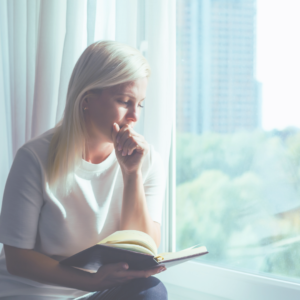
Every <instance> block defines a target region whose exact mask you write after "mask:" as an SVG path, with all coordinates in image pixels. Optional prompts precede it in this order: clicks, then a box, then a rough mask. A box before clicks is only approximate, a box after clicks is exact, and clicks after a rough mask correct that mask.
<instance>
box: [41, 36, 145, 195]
mask: <svg viewBox="0 0 300 300" xmlns="http://www.w3.org/2000/svg"><path fill="white" fill-rule="evenodd" d="M149 76H150V66H149V64H148V62H147V60H146V58H145V57H144V56H143V55H142V54H141V53H140V52H139V51H138V50H137V49H135V48H132V47H130V46H127V45H124V44H121V43H118V42H115V41H102V42H95V43H93V44H91V45H90V46H89V47H87V48H86V49H85V51H84V52H83V53H82V55H81V56H80V58H79V59H78V61H77V63H76V65H75V67H74V70H73V72H72V75H71V79H70V82H69V86H68V93H67V99H66V106H65V110H64V115H63V118H62V120H61V121H60V122H59V123H58V124H57V125H56V127H55V128H54V134H53V137H52V139H51V142H50V146H49V152H48V162H47V170H46V173H47V179H48V184H49V186H50V188H52V189H55V188H56V187H57V184H58V182H60V183H63V184H62V186H63V192H64V193H66V194H68V193H69V192H70V187H71V185H72V182H73V175H74V171H75V169H76V166H78V165H79V164H80V163H81V160H82V157H85V136H86V135H85V133H86V131H85V122H84V115H83V110H82V104H81V102H82V101H83V99H84V95H85V94H86V92H88V91H91V90H93V89H102V88H105V87H110V86H115V85H118V84H120V83H124V82H128V81H132V80H137V79H139V78H143V77H149Z"/></svg>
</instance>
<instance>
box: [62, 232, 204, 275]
mask: <svg viewBox="0 0 300 300" xmlns="http://www.w3.org/2000/svg"><path fill="white" fill-rule="evenodd" d="M207 253H208V251H207V249H206V247H204V246H202V247H197V246H194V247H191V248H188V249H185V250H182V251H179V252H167V253H159V254H158V253H157V247H156V244H155V242H154V240H153V239H152V237H151V236H150V235H148V234H146V233H144V232H142V231H137V230H122V231H116V232H115V233H113V234H111V235H109V236H108V237H107V238H105V239H104V240H102V241H100V242H99V243H98V244H96V245H94V246H92V247H90V248H88V249H86V250H83V251H81V252H79V253H77V254H75V255H72V256H70V257H68V258H66V259H64V260H62V261H60V263H61V264H63V265H67V266H73V267H77V268H81V269H85V270H90V271H94V272H95V271H97V270H98V269H99V267H101V266H102V265H104V264H109V263H118V262H126V263H128V265H129V269H132V270H145V269H150V268H153V267H156V266H158V265H164V266H165V267H166V268H169V267H171V266H174V265H177V264H180V263H183V262H185V261H188V260H190V259H193V258H195V257H198V256H201V255H204V254H207Z"/></svg>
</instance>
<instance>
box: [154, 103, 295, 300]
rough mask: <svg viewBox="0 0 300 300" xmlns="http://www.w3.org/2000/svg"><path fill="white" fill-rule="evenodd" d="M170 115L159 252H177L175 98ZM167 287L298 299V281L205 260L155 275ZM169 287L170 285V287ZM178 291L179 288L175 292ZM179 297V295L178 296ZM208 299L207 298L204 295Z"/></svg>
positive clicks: (217, 295) (220, 295) (223, 295)
mask: <svg viewBox="0 0 300 300" xmlns="http://www.w3.org/2000/svg"><path fill="white" fill-rule="evenodd" d="M174 102H175V103H174V105H173V110H172V112H171V113H173V118H172V122H173V124H172V139H171V148H170V159H169V173H168V174H167V188H166V201H165V203H164V210H163V211H164V215H163V220H164V222H163V225H162V244H161V246H160V249H159V252H158V253H160V252H165V251H168V252H169V251H176V100H175V99H174ZM157 277H158V278H159V279H160V280H161V281H162V282H164V283H165V284H166V285H167V287H168V285H170V286H176V287H177V288H179V290H180V289H182V290H183V294H182V296H184V297H185V299H187V300H188V299H195V300H196V299H199V298H198V297H199V296H201V297H202V298H201V299H203V300H204V299H205V297H204V298H203V295H205V294H206V295H208V297H210V298H209V299H212V298H211V297H214V298H213V299H220V300H221V299H232V300H241V299H243V300H253V299H256V300H265V299H272V300H282V299H289V300H294V299H295V300H298V299H299V296H300V283H299V282H297V281H296V279H295V281H292V280H291V281H289V280H288V278H287V279H278V278H272V277H269V276H263V275H256V274H253V273H248V272H243V271H240V270H233V269H230V268H225V267H221V266H217V265H212V264H208V263H200V262H195V261H188V262H186V263H183V264H180V265H178V266H176V267H174V268H172V269H171V270H167V271H166V272H164V273H161V274H159V275H157ZM187 289H188V290H189V291H191V292H193V295H196V296H195V297H196V298H193V297H192V298H188V296H185V294H184V291H186V290H187ZM171 290H172V288H171ZM176 295H177V296H179V294H178V289H177V291H176ZM178 299H179V298H178ZM207 299H208V298H207Z"/></svg>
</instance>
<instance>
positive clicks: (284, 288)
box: [157, 262, 300, 300]
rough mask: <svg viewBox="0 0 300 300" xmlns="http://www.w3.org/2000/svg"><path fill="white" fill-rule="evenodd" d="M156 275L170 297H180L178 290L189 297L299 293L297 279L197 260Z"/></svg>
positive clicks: (247, 298) (258, 299) (278, 297)
mask: <svg viewBox="0 0 300 300" xmlns="http://www.w3.org/2000/svg"><path fill="white" fill-rule="evenodd" d="M157 277H158V278H159V279H160V280H161V281H162V282H163V283H165V285H166V286H167V288H168V290H169V289H170V291H169V293H170V292H171V293H170V296H171V297H170V300H173V299H174V300H175V299H180V295H179V294H180V293H187V292H188V293H189V295H187V297H185V298H184V299H186V300H188V299H199V298H200V299H207V300H210V299H212V300H217V299H220V300H221V299H232V300H241V299H243V300H254V299H255V300H266V299H272V300H283V299H289V300H294V299H295V300H299V295H300V284H298V283H293V282H288V281H284V280H278V279H273V278H269V277H263V276H259V275H253V274H249V273H243V272H239V271H234V270H230V269H225V268H221V267H216V266H212V265H208V264H202V263H197V262H187V263H184V264H181V265H178V266H175V267H173V268H172V269H170V270H167V271H166V272H164V273H162V274H159V275H158V276H157ZM172 294H174V295H176V296H175V297H172ZM183 295H185V294H183ZM205 295H206V296H205ZM199 296H201V297H199ZM178 297H179V298H178Z"/></svg>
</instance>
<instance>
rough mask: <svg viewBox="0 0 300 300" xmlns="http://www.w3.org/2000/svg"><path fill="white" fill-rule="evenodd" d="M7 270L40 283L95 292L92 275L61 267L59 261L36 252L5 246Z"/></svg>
mask: <svg viewBox="0 0 300 300" xmlns="http://www.w3.org/2000/svg"><path fill="white" fill-rule="evenodd" d="M4 250H5V256H6V262H7V269H8V272H9V273H11V274H12V275H15V276H19V277H25V278H28V279H31V280H34V281H37V282H40V283H44V284H51V285H59V286H64V287H69V288H74V289H79V290H83V291H93V289H92V274H91V273H88V272H84V271H81V270H78V269H75V268H72V267H66V266H63V265H60V264H59V262H58V261H56V260H54V259H52V258H50V257H48V256H46V255H44V254H41V253H38V252H36V251H34V250H27V249H20V248H15V247H12V246H7V245H4Z"/></svg>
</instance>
